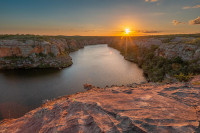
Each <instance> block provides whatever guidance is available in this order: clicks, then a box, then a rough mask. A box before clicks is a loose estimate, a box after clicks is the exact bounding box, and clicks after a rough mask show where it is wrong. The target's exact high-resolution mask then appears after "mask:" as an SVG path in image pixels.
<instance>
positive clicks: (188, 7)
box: [182, 5, 200, 9]
mask: <svg viewBox="0 0 200 133" xmlns="http://www.w3.org/2000/svg"><path fill="white" fill-rule="evenodd" d="M192 8H193V9H195V8H200V5H196V6H184V7H183V8H182V9H192Z"/></svg>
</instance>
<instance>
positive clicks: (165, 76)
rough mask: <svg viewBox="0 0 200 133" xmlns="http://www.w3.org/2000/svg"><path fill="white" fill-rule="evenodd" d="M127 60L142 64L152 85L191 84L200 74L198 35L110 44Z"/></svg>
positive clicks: (138, 39)
mask: <svg viewBox="0 0 200 133" xmlns="http://www.w3.org/2000/svg"><path fill="white" fill-rule="evenodd" d="M109 46H110V47H113V48H115V49H117V50H119V51H120V52H121V54H122V55H123V56H124V58H125V59H126V60H129V61H131V62H134V63H136V64H138V66H139V67H140V68H142V69H143V71H144V75H145V77H146V78H147V80H148V81H151V82H161V81H166V82H174V81H188V80H189V79H190V78H191V77H192V76H193V75H198V74H200V38H199V36H198V35H169V36H152V37H135V38H131V37H125V38H124V39H122V40H121V41H113V42H112V43H110V44H109Z"/></svg>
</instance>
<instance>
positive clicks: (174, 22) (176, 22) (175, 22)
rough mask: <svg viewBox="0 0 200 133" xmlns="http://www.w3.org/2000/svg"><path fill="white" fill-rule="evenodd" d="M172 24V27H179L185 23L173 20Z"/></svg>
mask: <svg viewBox="0 0 200 133" xmlns="http://www.w3.org/2000/svg"><path fill="white" fill-rule="evenodd" d="M172 24H174V25H179V24H185V22H180V21H178V20H173V21H172Z"/></svg>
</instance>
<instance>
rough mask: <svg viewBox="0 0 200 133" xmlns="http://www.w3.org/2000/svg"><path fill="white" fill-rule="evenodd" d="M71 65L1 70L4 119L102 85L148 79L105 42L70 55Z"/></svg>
mask: <svg viewBox="0 0 200 133" xmlns="http://www.w3.org/2000/svg"><path fill="white" fill-rule="evenodd" d="M70 56H71V57H72V60H73V65H72V66H71V67H68V68H65V69H63V70H48V69H47V70H44V69H43V70H41V69H33V70H9V71H3V72H0V119H4V118H17V117H20V116H22V115H23V114H25V113H26V112H28V111H30V110H32V109H34V108H37V107H39V106H40V105H41V104H42V101H43V100H46V99H53V98H56V97H58V96H63V95H69V94H73V93H76V92H80V91H84V89H83V84H85V83H89V84H92V85H95V86H98V87H105V86H106V85H109V86H110V85H125V84H129V83H134V82H136V83H140V82H143V81H145V78H144V77H143V71H142V70H141V69H139V68H138V67H137V65H136V64H134V63H131V62H128V61H126V60H125V59H124V58H123V56H122V55H120V53H119V52H118V51H117V50H115V49H113V48H110V47H108V46H107V45H106V44H105V45H92V46H86V47H85V48H84V49H80V50H79V51H76V52H73V53H71V54H70Z"/></svg>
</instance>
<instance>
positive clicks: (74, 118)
mask: <svg viewBox="0 0 200 133" xmlns="http://www.w3.org/2000/svg"><path fill="white" fill-rule="evenodd" d="M128 86H129V87H127V86H122V87H111V88H104V89H99V88H93V89H91V90H89V91H87V92H84V93H77V94H75V95H71V96H64V97H61V98H58V99H56V100H53V101H48V102H47V103H45V104H44V105H43V106H41V107H39V108H37V109H35V110H33V111H31V112H29V113H27V114H26V115H24V116H23V117H21V118H18V119H12V120H4V121H2V122H1V123H0V132H1V133H10V132H12V133H21V132H24V133H25V132H41V133H43V132H45V133H47V132H48V133H52V132H66V133H72V132H73V133H78V132H83V133H101V132H107V133H108V132H109V133H118V132H137V133H147V132H160V133H172V132H173V133H193V132H196V133H198V132H200V76H196V77H195V78H194V79H193V80H192V81H191V82H189V83H174V84H155V83H146V84H140V85H137V84H132V85H128Z"/></svg>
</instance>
